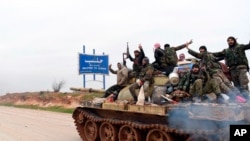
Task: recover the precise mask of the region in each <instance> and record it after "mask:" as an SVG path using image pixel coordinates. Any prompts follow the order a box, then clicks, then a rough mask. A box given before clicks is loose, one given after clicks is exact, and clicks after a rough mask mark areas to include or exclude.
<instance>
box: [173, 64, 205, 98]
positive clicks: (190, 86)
mask: <svg viewBox="0 0 250 141" xmlns="http://www.w3.org/2000/svg"><path fill="white" fill-rule="evenodd" d="M201 78H202V77H201V74H200V67H199V65H198V64H194V65H193V66H192V69H191V71H190V72H187V73H186V74H185V75H184V76H183V77H182V78H181V79H180V82H179V84H178V88H177V90H184V91H186V92H188V93H189V94H190V96H191V97H190V100H191V101H196V100H198V101H201V97H202V85H203V80H202V79H201Z"/></svg>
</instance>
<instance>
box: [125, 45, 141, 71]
mask: <svg viewBox="0 0 250 141" xmlns="http://www.w3.org/2000/svg"><path fill="white" fill-rule="evenodd" d="M138 48H139V50H135V51H134V58H133V57H132V56H131V55H130V54H129V53H128V58H129V59H130V61H132V62H133V76H138V73H139V72H140V69H141V66H142V59H143V58H144V57H145V54H144V51H143V48H142V46H141V44H139V46H138Z"/></svg>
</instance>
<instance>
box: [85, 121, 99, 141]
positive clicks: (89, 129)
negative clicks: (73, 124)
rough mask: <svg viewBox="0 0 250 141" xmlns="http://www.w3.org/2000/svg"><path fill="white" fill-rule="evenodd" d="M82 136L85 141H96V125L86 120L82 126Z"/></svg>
mask: <svg viewBox="0 0 250 141" xmlns="http://www.w3.org/2000/svg"><path fill="white" fill-rule="evenodd" d="M84 135H85V139H86V140H87V141H96V140H97V138H98V125H97V124H96V123H95V122H94V121H91V120H87V121H86V123H85V125H84Z"/></svg>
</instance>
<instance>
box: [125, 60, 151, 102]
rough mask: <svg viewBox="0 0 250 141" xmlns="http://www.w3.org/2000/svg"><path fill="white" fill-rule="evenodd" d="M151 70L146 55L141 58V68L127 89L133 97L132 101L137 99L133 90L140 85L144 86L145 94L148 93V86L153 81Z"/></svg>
mask: <svg viewBox="0 0 250 141" xmlns="http://www.w3.org/2000/svg"><path fill="white" fill-rule="evenodd" d="M153 72H154V68H153V67H152V65H151V64H150V63H149V59H148V58H147V57H145V58H143V60H142V69H141V71H140V72H139V76H138V78H137V80H136V82H135V83H133V84H131V86H130V87H129V91H130V93H131V95H132V97H133V98H134V101H135V102H136V101H137V94H136V92H135V90H136V89H139V88H140V87H143V88H144V92H145V95H148V94H147V93H148V90H149V86H150V85H151V84H152V83H153V82H154V80H153Z"/></svg>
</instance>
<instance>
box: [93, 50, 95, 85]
mask: <svg viewBox="0 0 250 141" xmlns="http://www.w3.org/2000/svg"><path fill="white" fill-rule="evenodd" d="M93 55H95V49H93ZM93 80H94V81H95V74H93Z"/></svg>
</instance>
